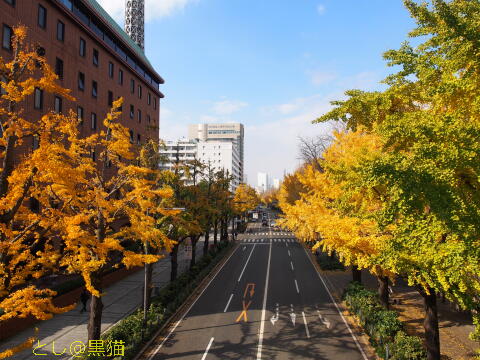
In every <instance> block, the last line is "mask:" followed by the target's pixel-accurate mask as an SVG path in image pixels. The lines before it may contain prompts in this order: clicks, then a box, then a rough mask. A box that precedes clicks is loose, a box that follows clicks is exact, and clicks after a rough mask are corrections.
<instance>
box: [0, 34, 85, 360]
mask: <svg viewBox="0 0 480 360" xmlns="http://www.w3.org/2000/svg"><path fill="white" fill-rule="evenodd" d="M26 36H27V29H26V28H25V27H22V26H19V27H16V28H15V29H14V36H13V38H12V58H11V60H10V61H6V60H5V59H3V58H0V86H1V94H0V309H2V313H1V314H0V321H5V320H7V319H11V318H14V317H17V318H24V317H27V316H33V317H35V318H36V319H38V320H45V319H48V318H50V317H51V316H52V314H54V313H59V312H63V311H66V310H68V309H69V308H63V309H61V308H57V307H55V306H54V305H53V303H52V301H51V299H52V297H53V296H54V295H55V292H54V291H51V290H49V289H39V288H38V287H37V286H36V285H35V279H38V278H40V277H42V276H45V275H48V274H51V273H52V271H53V270H54V269H55V268H56V267H57V265H58V263H59V261H60V254H59V249H58V246H56V244H55V241H54V240H55V238H54V237H53V235H54V234H57V233H58V232H59V231H60V227H59V226H58V222H57V219H58V218H59V217H60V214H61V212H62V206H63V205H59V206H57V205H58V204H55V203H54V202H52V199H51V198H50V197H48V196H46V194H45V192H44V184H43V182H42V178H43V177H44V176H48V174H51V173H56V172H58V171H61V169H62V164H61V162H58V157H57V154H65V153H67V152H68V150H67V148H66V147H65V142H66V139H67V138H68V137H69V136H70V135H71V134H72V133H73V132H75V131H76V126H77V123H76V121H75V119H72V118H70V117H66V116H63V115H60V114H54V113H51V112H50V113H47V114H45V115H44V116H42V117H41V118H32V117H31V116H27V115H25V114H24V109H23V106H24V104H25V100H27V98H29V97H31V96H32V94H33V93H34V92H35V91H36V92H42V93H45V94H50V93H55V94H57V95H60V96H63V97H65V98H69V99H71V97H70V95H69V91H68V90H66V89H63V88H62V87H60V86H59V85H58V84H57V83H56V80H57V76H56V75H55V74H54V72H53V71H52V69H51V68H50V67H49V66H48V64H47V63H46V62H45V59H44V58H42V57H41V56H39V55H38V54H37V51H36V49H35V48H33V47H31V46H29V45H28V44H27V42H26ZM39 144H41V146H40V147H38V145H39ZM65 205H66V204H65ZM32 342H33V339H26V341H25V342H24V343H23V344H19V345H18V346H16V347H15V348H13V349H9V350H7V351H5V352H3V353H1V354H0V358H5V357H7V356H11V355H12V354H13V353H15V352H17V351H20V350H21V349H23V348H25V347H29V346H31V344H32Z"/></svg>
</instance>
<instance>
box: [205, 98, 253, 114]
mask: <svg viewBox="0 0 480 360" xmlns="http://www.w3.org/2000/svg"><path fill="white" fill-rule="evenodd" d="M247 106H248V104H247V103H246V102H243V101H238V100H223V101H217V102H216V103H214V104H213V107H212V110H213V111H214V112H215V113H216V114H218V115H231V114H233V113H236V112H238V111H239V110H241V109H243V108H244V107H247Z"/></svg>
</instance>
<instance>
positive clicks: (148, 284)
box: [143, 264, 153, 311]
mask: <svg viewBox="0 0 480 360" xmlns="http://www.w3.org/2000/svg"><path fill="white" fill-rule="evenodd" d="M152 273H153V264H145V284H144V286H145V289H144V292H143V294H144V295H143V296H144V297H145V298H144V299H143V310H144V311H148V309H150V303H151V300H152Z"/></svg>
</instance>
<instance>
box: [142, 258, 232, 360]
mask: <svg viewBox="0 0 480 360" xmlns="http://www.w3.org/2000/svg"><path fill="white" fill-rule="evenodd" d="M237 249H238V248H237ZM236 252H237V250H235V251H232V253H231V254H230V256H229V257H228V259H227V260H226V261H225V262H224V263H223V264H222V266H221V267H220V269H218V271H217V273H216V274H215V276H214V277H212V278H211V279H210V281H209V282H208V284H207V285H206V286H205V287H204V288H203V290H202V291H201V292H200V295H198V296H197V298H196V299H195V300H194V301H193V302H192V304H191V305H190V306H189V307H188V309H187V311H185V313H184V314H183V316H182V317H181V318H180V320H178V321H177V322H176V323H175V326H174V327H173V328H172V330H170V332H169V333H168V334H167V336H165V338H164V339H163V341H162V342H161V343H160V345H158V346H157V348H156V349H155V351H154V352H153V353H152V354H151V355H150V356H149V357H148V358H147V360H151V359H153V357H154V356H155V355H157V353H158V352H159V351H160V349H161V348H162V346H163V345H164V344H165V342H166V341H167V340H168V338H169V337H170V336H171V335H172V334H173V332H174V331H175V329H176V328H177V326H178V325H179V324H180V322H181V321H182V320H183V319H184V318H185V316H187V314H188V312H189V311H190V310H191V309H192V307H193V305H195V304H196V302H197V301H198V299H200V297H201V296H202V295H203V293H204V292H205V290H206V289H207V288H208V287H209V286H210V284H211V283H212V281H213V280H215V278H216V277H217V275H218V274H220V272H221V271H222V269H223V267H224V266H225V264H226V263H228V261H229V260H230V258H231V257H232V256H233V254H235V253H236Z"/></svg>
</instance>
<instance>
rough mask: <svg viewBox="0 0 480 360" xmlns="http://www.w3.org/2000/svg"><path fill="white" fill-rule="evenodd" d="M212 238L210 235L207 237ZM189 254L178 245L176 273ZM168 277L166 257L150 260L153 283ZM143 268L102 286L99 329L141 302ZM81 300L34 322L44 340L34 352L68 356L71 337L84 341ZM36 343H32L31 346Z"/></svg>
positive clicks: (28, 353) (25, 354) (18, 339)
mask: <svg viewBox="0 0 480 360" xmlns="http://www.w3.org/2000/svg"><path fill="white" fill-rule="evenodd" d="M210 239H211V240H210V242H211V243H212V241H213V236H211V238H210ZM202 249H203V238H202V239H201V240H200V241H199V242H198V243H197V259H200V258H201V257H202V255H203V252H202ZM189 264H190V258H189V256H187V253H186V251H185V249H184V248H183V247H182V246H181V247H180V249H179V274H181V273H182V272H184V271H185V270H187V269H188V267H189ZM169 280H170V257H169V256H168V255H167V256H166V257H165V258H163V259H162V260H160V261H159V262H157V263H156V264H154V268H153V276H152V281H153V284H154V286H158V287H163V286H164V285H166V284H167V283H168V282H169ZM143 281H144V272H143V271H138V272H136V273H134V274H132V275H130V276H128V277H126V278H124V279H123V280H120V281H118V282H117V283H115V284H113V285H111V286H110V287H108V288H106V289H105V295H104V296H103V298H102V301H103V304H104V309H103V315H102V332H103V331H105V330H107V329H109V328H110V327H112V326H113V325H114V324H115V323H117V322H118V321H119V320H121V319H123V318H124V317H125V316H127V315H128V314H130V313H132V312H133V311H134V310H135V309H137V308H138V307H139V306H140V305H141V304H142V299H143V294H142V288H143ZM81 307H82V306H81V304H80V303H79V304H78V305H77V307H76V308H75V309H73V310H72V311H69V312H67V313H64V314H59V315H56V316H54V317H53V318H52V319H50V320H46V321H41V322H39V323H37V324H35V326H36V327H37V328H38V329H39V332H38V338H39V340H40V344H47V345H46V346H44V347H42V348H41V349H39V350H38V353H39V354H40V353H44V354H48V356H43V357H40V358H43V359H45V360H47V359H48V360H52V359H58V360H61V359H68V358H69V357H70V356H71V355H70V354H69V348H70V344H72V343H73V342H75V341H82V342H84V343H86V340H87V319H88V318H87V316H88V315H87V314H88V313H87V312H84V313H80V309H81ZM33 334H34V329H33V328H31V329H26V330H24V331H22V332H20V333H18V334H16V335H14V336H13V337H11V338H9V339H7V340H5V341H3V342H0V352H1V351H3V350H5V349H8V348H11V347H13V346H15V345H18V344H20V343H22V342H24V341H25V339H27V338H29V337H31V336H33ZM53 342H55V352H57V353H61V352H62V351H63V349H64V348H66V349H67V350H66V351H65V354H64V355H62V356H56V355H54V354H53V349H52V345H53ZM37 344H38V343H35V344H34V347H35V346H37ZM66 355H68V356H66ZM9 359H15V360H24V359H36V360H38V359H39V356H35V355H34V354H33V353H32V349H28V350H25V351H22V352H20V353H18V354H16V355H15V356H13V357H11V358H9Z"/></svg>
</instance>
